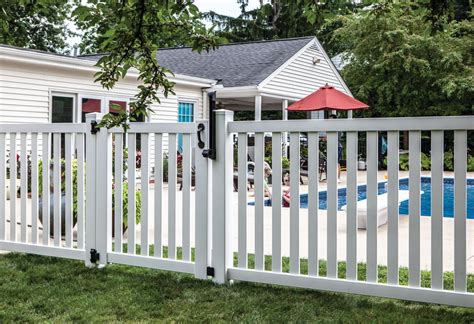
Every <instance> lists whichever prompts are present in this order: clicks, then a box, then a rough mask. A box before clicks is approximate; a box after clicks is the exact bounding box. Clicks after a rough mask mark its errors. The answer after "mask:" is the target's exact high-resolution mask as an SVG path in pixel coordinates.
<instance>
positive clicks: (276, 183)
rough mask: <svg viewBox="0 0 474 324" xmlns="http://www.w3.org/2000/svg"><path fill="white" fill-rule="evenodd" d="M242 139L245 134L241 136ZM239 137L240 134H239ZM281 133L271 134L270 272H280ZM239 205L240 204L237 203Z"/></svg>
mask: <svg viewBox="0 0 474 324" xmlns="http://www.w3.org/2000/svg"><path fill="white" fill-rule="evenodd" d="M242 135H243V137H244V138H246V137H247V134H242ZM239 136H240V134H239ZM281 136H282V134H281V133H272V271H274V272H281V264H282V259H281V206H282V188H281V183H282V178H281V177H282V162H281V155H282V154H281V153H282V146H281ZM239 204H240V202H239Z"/></svg>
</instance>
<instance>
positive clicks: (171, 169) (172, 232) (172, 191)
mask: <svg viewBox="0 0 474 324" xmlns="http://www.w3.org/2000/svg"><path fill="white" fill-rule="evenodd" d="M168 141H169V143H168V146H169V158H168V258H170V259H176V181H177V176H176V163H177V156H176V149H177V145H176V134H169V136H168Z"/></svg>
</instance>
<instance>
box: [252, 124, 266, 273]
mask: <svg viewBox="0 0 474 324" xmlns="http://www.w3.org/2000/svg"><path fill="white" fill-rule="evenodd" d="M263 161H264V137H263V133H257V134H255V181H254V185H255V269H257V270H263V269H264V267H265V260H264V258H265V256H264V253H263V252H264V242H265V239H264V229H265V227H264V208H263V200H264V198H265V195H264V190H265V188H264V167H263Z"/></svg>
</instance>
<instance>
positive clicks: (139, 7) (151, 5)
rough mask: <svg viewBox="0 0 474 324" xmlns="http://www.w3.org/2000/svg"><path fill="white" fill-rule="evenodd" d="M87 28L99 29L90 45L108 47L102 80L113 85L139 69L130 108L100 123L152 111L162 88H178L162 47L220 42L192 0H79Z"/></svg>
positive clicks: (79, 15)
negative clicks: (161, 55) (163, 62)
mask: <svg viewBox="0 0 474 324" xmlns="http://www.w3.org/2000/svg"><path fill="white" fill-rule="evenodd" d="M73 16H74V19H75V22H76V24H77V25H78V26H79V28H81V29H85V30H86V31H89V32H92V33H95V35H94V37H93V38H86V41H87V42H88V43H87V45H85V46H86V47H87V46H89V47H88V48H89V49H90V50H96V49H98V50H100V52H102V53H106V54H105V55H104V56H103V57H102V58H101V59H99V61H98V62H97V66H98V67H99V68H100V71H99V72H97V74H96V79H95V81H96V82H100V83H101V84H102V86H103V87H104V88H106V89H111V88H113V87H114V86H115V84H116V83H117V82H118V81H119V80H120V79H122V78H124V77H125V76H126V74H127V72H128V71H129V70H130V69H132V68H134V69H136V70H138V72H139V77H138V79H139V81H141V85H139V86H138V90H139V91H138V93H137V94H136V95H135V97H134V100H133V101H132V102H131V103H130V111H129V112H127V111H123V112H121V113H119V114H118V115H116V116H114V115H112V114H107V115H106V116H105V117H104V119H103V121H102V123H101V125H100V126H105V127H109V128H110V127H113V126H117V125H122V126H123V127H125V128H127V123H128V121H135V120H137V118H138V117H140V116H142V115H147V114H148V112H149V111H150V108H149V107H150V105H151V104H152V103H153V102H159V97H158V95H159V93H163V94H164V95H165V96H168V94H169V93H173V86H174V84H173V83H172V82H170V81H169V80H168V76H169V75H170V73H171V71H168V70H167V69H166V68H164V67H162V66H160V64H159V62H158V61H157V56H156V54H157V50H158V49H159V48H160V47H170V46H182V45H189V46H191V47H192V48H193V49H194V50H197V51H201V50H203V49H204V50H210V49H214V48H215V47H216V45H217V41H218V39H217V38H216V37H214V36H213V35H212V34H211V33H210V31H209V30H207V29H206V27H205V25H204V24H203V23H202V22H201V20H200V18H201V14H200V12H199V10H198V9H197V7H196V6H195V5H193V3H192V1H191V0H175V1H172V0H169V1H165V0H161V1H147V0H122V1H116V0H90V1H89V2H88V3H86V4H83V3H82V2H81V1H78V3H77V7H76V9H75V10H74V12H73Z"/></svg>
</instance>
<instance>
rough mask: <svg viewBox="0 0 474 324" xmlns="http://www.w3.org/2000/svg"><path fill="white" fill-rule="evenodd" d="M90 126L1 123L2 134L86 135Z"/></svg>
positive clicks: (0, 131) (76, 124) (78, 124)
mask: <svg viewBox="0 0 474 324" xmlns="http://www.w3.org/2000/svg"><path fill="white" fill-rule="evenodd" d="M89 130H90V125H87V124H83V123H21V124H13V123H5V124H3V123H1V124H0V133H86V132H87V131H89Z"/></svg>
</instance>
